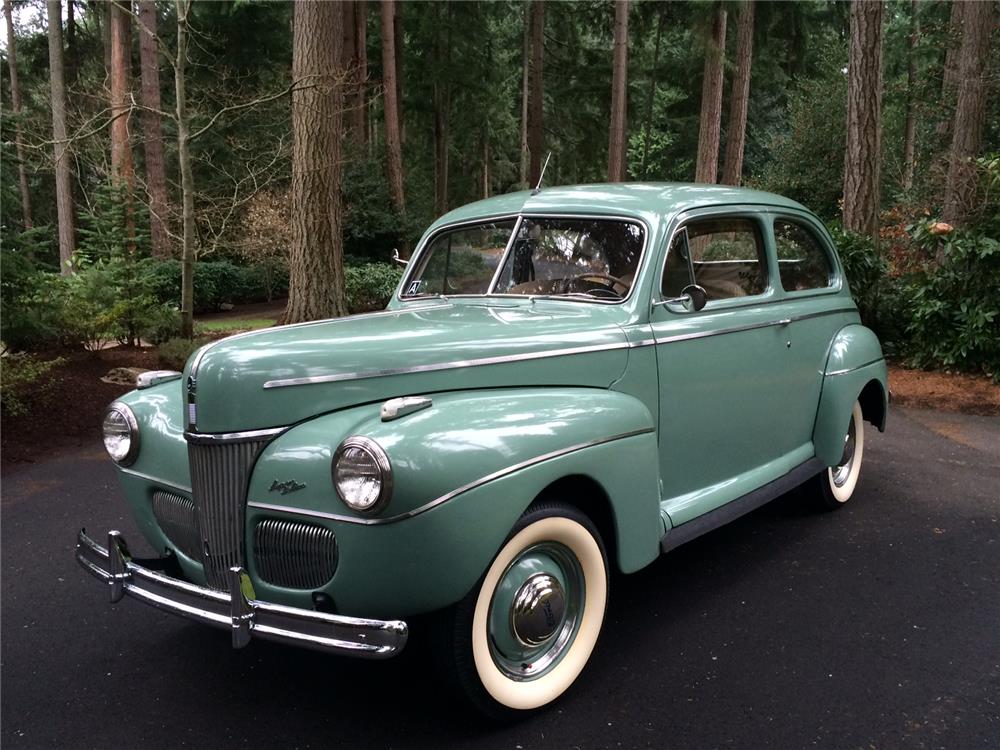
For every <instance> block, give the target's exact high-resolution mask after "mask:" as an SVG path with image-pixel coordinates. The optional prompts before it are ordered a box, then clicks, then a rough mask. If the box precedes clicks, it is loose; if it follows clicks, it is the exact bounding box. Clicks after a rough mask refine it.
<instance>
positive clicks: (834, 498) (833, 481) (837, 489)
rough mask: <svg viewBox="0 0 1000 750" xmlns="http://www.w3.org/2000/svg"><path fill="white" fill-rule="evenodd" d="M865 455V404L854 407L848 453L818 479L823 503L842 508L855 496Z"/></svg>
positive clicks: (845, 447)
mask: <svg viewBox="0 0 1000 750" xmlns="http://www.w3.org/2000/svg"><path fill="white" fill-rule="evenodd" d="M864 453H865V422H864V417H863V415H862V413H861V404H859V403H858V402H855V403H854V408H853V409H852V410H851V421H850V423H849V425H848V428H847V434H846V435H845V436H844V452H843V454H842V455H841V458H840V461H839V462H838V463H837V465H836V466H831V467H830V468H828V469H826V470H825V471H824V472H823V473H822V474H820V475H819V477H817V481H818V483H819V490H820V500H821V502H822V504H823V505H824V506H825V507H827V508H831V509H833V508H839V507H841V506H843V505H844V504H845V503H847V501H848V500H850V499H851V497H852V496H853V495H854V491H855V489H856V488H857V486H858V477H860V476H861V462H862V459H863V458H864Z"/></svg>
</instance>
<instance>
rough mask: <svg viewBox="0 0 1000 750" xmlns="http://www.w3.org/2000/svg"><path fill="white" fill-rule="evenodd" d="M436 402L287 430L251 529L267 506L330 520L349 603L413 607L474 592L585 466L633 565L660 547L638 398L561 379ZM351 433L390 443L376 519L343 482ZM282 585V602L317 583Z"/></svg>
mask: <svg viewBox="0 0 1000 750" xmlns="http://www.w3.org/2000/svg"><path fill="white" fill-rule="evenodd" d="M433 401H434V403H433V405H432V406H431V407H430V408H428V409H425V410H423V411H421V412H417V413H415V414H411V415H409V416H406V417H402V418H400V419H397V420H394V421H390V422H382V421H381V420H380V418H379V416H378V414H379V412H378V409H379V406H378V405H377V404H373V405H368V406H362V407H356V408H354V409H350V410H347V411H344V412H338V413H335V414H329V415H326V416H323V417H319V418H317V419H314V420H311V421H309V422H306V423H303V424H301V425H298V426H296V427H294V428H293V429H291V430H289V431H288V432H286V433H284V434H282V435H281V436H280V437H279V438H277V439H276V440H275V441H274V442H272V443H271V444H270V445H269V446H268V447H267V448H266V449H265V451H264V452H263V453H262V455H261V457H260V458H259V459H258V461H257V465H256V467H255V469H254V473H253V477H252V479H251V482H250V487H249V493H248V497H249V501H250V503H249V507H248V517H247V520H248V527H247V533H248V536H249V537H251V538H252V536H253V528H254V526H255V525H256V523H257V521H258V520H260V519H262V518H264V517H277V518H281V519H284V520H300V521H304V522H308V523H315V524H320V525H323V526H326V527H327V528H329V529H331V530H332V531H333V532H334V533H335V534H336V536H337V540H338V554H339V562H338V567H337V572H336V574H335V576H334V578H333V579H332V581H331V582H330V584H329V585H328V586H327V587H326V589H325V591H326V593H328V594H329V595H330V596H331V597H332V598H333V600H334V601H335V602H336V603H337V606H338V609H339V610H340V611H342V612H344V613H348V612H368V613H369V614H380V613H381V614H385V615H388V614H390V613H395V614H396V615H400V616H402V615H410V614H415V613H418V612H423V611H429V610H432V609H436V608H439V607H442V606H446V605H448V604H451V603H453V602H454V601H457V600H458V599H460V598H461V597H462V596H464V594H465V593H466V592H467V591H469V590H470V589H471V587H472V586H473V585H474V584H475V583H476V581H477V580H478V579H479V577H480V576H481V575H482V573H483V571H484V570H485V569H486V567H487V566H488V564H489V562H490V560H492V558H493V556H494V555H495V554H496V551H497V550H498V549H499V547H500V545H501V544H502V542H503V540H504V538H505V537H506V536H507V534H508V533H509V531H510V529H511V527H512V526H513V524H514V523H515V521H516V520H517V518H518V517H519V516H520V515H521V513H523V512H524V510H525V509H526V508H527V507H528V505H529V504H530V503H531V502H532V500H534V499H535V497H537V496H538V494H539V493H541V492H542V491H543V490H545V489H546V487H548V486H549V485H551V484H552V483H553V482H555V481H557V480H559V479H562V478H565V477H568V476H572V477H581V476H582V477H586V478H587V479H588V480H590V481H592V482H593V483H595V484H596V485H597V486H598V487H600V489H601V491H602V492H603V493H604V494H605V495H606V497H607V499H608V501H609V503H610V505H611V509H612V516H613V520H614V526H615V535H616V544H615V548H616V549H617V551H618V562H619V564H620V566H621V567H622V568H623V569H624V570H635V569H637V568H639V567H642V565H644V564H646V563H647V562H649V561H650V560H652V559H653V558H654V557H655V556H656V554H657V550H658V547H657V544H658V541H659V537H660V535H661V534H662V527H661V525H660V519H659V512H658V509H659V494H658V484H657V468H656V467H657V448H656V437H655V432H654V423H653V417H652V415H651V414H650V413H649V410H648V409H647V408H646V407H645V406H644V405H643V404H642V403H640V402H639V401H638V400H636V399H634V398H632V397H630V396H627V395H625V394H621V393H616V392H612V391H605V390H599V389H587V388H552V389H509V390H508V389H505V390H491V391H473V392H461V393H449V394H441V395H434V396H433ZM349 435H364V436H366V437H368V438H371V439H373V440H376V441H378V443H379V444H380V445H381V446H382V447H383V448H384V449H385V450H386V452H387V454H388V456H389V460H390V463H391V464H392V467H393V475H394V484H395V490H394V494H393V497H392V499H391V500H390V502H389V504H388V505H387V506H386V508H385V509H384V510H383V511H382V512H381V513H380V514H379V515H378V516H377V517H375V518H368V517H365V516H362V515H360V514H357V513H354V512H352V511H350V510H349V509H348V508H347V507H346V506H344V504H343V503H342V502H341V501H340V500H339V498H338V497H337V495H336V492H335V491H334V488H333V484H332V478H331V460H332V456H333V452H334V451H335V450H336V448H337V446H338V445H339V443H340V442H341V440H343V439H344V438H346V437H348V436H349ZM292 480H294V482H295V485H290V486H299V485H304V487H302V488H301V489H299V490H297V491H295V492H290V493H288V494H285V495H282V494H280V493H281V489H280V485H281V484H282V483H286V482H289V481H292ZM286 486H288V485H286ZM272 487H275V488H276V489H274V490H273V491H272ZM566 499H567V500H568V501H570V502H573V501H574V499H575V498H572V497H571V498H566ZM261 588H262V592H268V589H269V587H268V586H267V585H266V584H263V583H262V584H261ZM268 593H269V592H268ZM275 593H277V594H280V595H281V600H282V601H289V600H293V599H295V598H296V597H299V598H303V600H304V599H307V598H308V596H309V595H310V592H301V591H300V592H294V591H290V590H280V591H275ZM304 603H307V602H304Z"/></svg>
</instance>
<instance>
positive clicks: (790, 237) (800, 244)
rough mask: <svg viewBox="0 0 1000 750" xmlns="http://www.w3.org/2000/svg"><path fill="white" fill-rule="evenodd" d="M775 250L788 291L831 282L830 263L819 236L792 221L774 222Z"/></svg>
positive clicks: (832, 280) (831, 270)
mask: <svg viewBox="0 0 1000 750" xmlns="http://www.w3.org/2000/svg"><path fill="white" fill-rule="evenodd" d="M774 242H775V246H776V249H777V251H778V275H779V276H780V277H781V286H782V287H783V288H784V289H785V291H788V292H796V291H801V290H803V289H825V288H826V287H829V286H833V283H834V273H833V266H831V265H830V257H829V256H828V255H827V254H826V251H825V250H824V249H823V245H822V244H820V241H819V239H817V237H816V235H814V234H813V233H812V231H810V230H809V229H808V228H806V227H804V226H803V225H801V224H797V223H795V222H793V221H787V220H785V219H778V220H777V221H775V222H774Z"/></svg>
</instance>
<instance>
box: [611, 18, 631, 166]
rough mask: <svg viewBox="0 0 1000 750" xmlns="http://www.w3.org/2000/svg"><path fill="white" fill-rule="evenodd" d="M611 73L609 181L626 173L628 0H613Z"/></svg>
mask: <svg viewBox="0 0 1000 750" xmlns="http://www.w3.org/2000/svg"><path fill="white" fill-rule="evenodd" d="M613 56H614V60H613V62H612V74H611V130H610V132H609V134H608V182H623V181H624V180H625V178H626V176H627V165H628V159H627V142H626V140H625V130H626V123H627V121H628V0H615V46H614V55H613Z"/></svg>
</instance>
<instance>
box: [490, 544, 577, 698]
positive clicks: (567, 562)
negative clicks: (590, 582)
mask: <svg viewBox="0 0 1000 750" xmlns="http://www.w3.org/2000/svg"><path fill="white" fill-rule="evenodd" d="M584 597H585V585H584V573H583V568H582V567H581V565H580V561H579V560H578V559H577V557H576V555H574V554H573V552H572V551H571V550H570V549H569V548H568V547H566V546H565V545H563V544H560V543H558V542H542V543H539V544H535V545H532V546H530V547H528V548H526V549H524V550H523V551H522V552H521V553H519V554H518V555H517V557H515V558H514V559H513V560H512V561H511V563H510V564H509V565H508V566H507V568H506V569H505V570H504V572H503V575H502V576H501V577H500V580H499V581H498V583H497V586H496V589H495V590H494V593H493V597H492V599H491V601H490V606H489V614H488V620H487V628H488V636H489V650H490V656H491V657H492V659H493V663H494V664H495V665H496V666H497V668H498V669H499V670H500V671H501V672H502V673H503V674H504V675H506V676H507V677H509V678H510V679H512V680H517V681H527V680H534V679H538V678H539V677H542V676H543V675H545V674H547V673H548V672H550V671H551V670H552V669H554V668H555V667H556V665H557V664H558V663H559V661H560V660H561V659H562V657H563V656H564V655H565V654H566V653H567V651H569V648H570V646H571V645H572V644H573V640H574V639H575V637H576V634H577V631H578V630H579V628H580V621H581V616H582V614H583V602H584Z"/></svg>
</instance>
